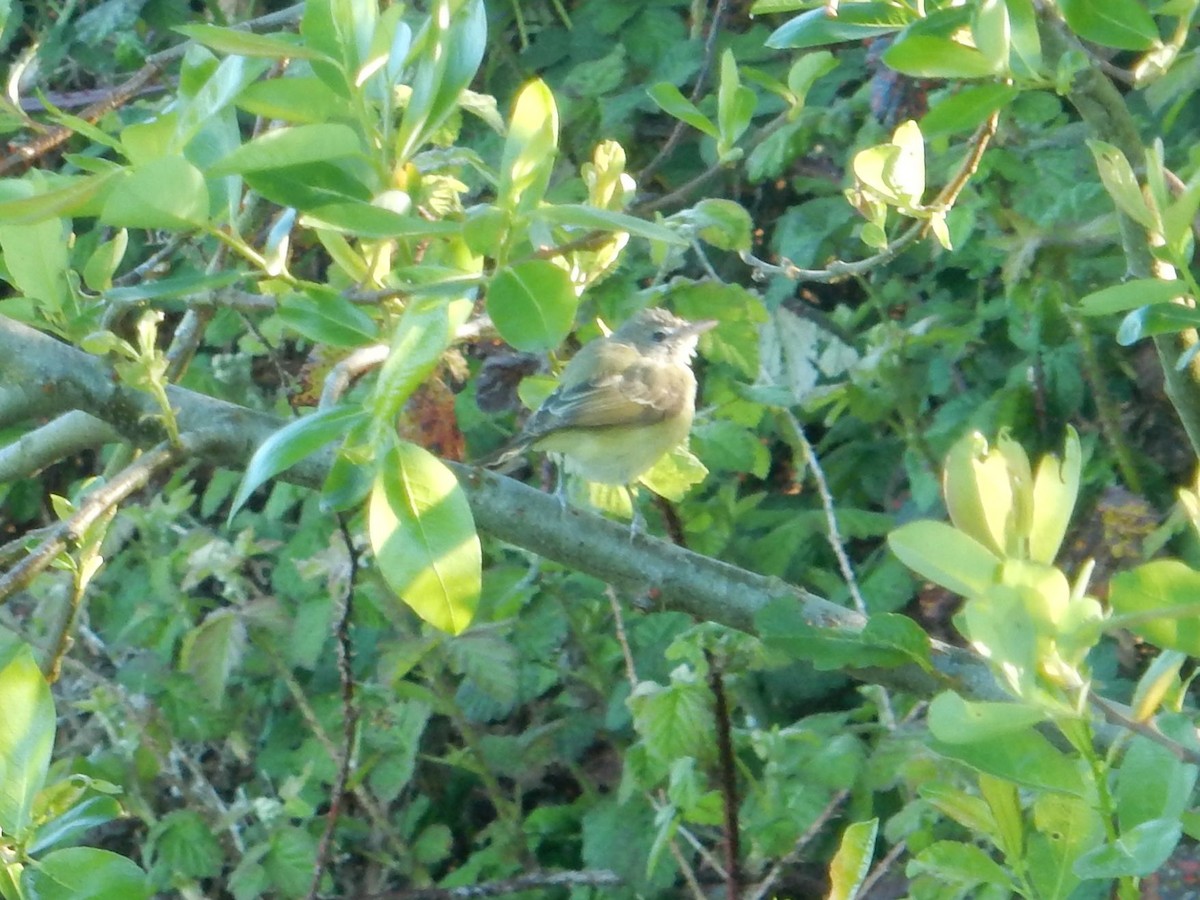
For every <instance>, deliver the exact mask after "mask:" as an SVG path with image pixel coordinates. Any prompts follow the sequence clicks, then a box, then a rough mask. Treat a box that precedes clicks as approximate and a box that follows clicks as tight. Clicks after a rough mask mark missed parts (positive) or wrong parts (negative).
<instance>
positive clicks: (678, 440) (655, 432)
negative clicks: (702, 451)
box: [534, 415, 692, 485]
mask: <svg viewBox="0 0 1200 900" xmlns="http://www.w3.org/2000/svg"><path fill="white" fill-rule="evenodd" d="M691 427H692V417H691V416H690V415H682V416H676V417H675V418H673V419H669V420H666V421H663V422H655V423H654V424H653V425H614V426H609V427H606V428H579V429H572V428H566V429H563V430H561V431H555V432H553V433H551V434H548V435H546V436H545V437H544V438H542V439H541V440H539V441H538V442H537V443H535V444H534V447H535V448H536V449H538V450H545V451H547V452H550V453H561V454H562V456H563V460H564V463H565V466H566V469H567V471H568V472H570V473H572V474H574V475H578V476H579V477H580V478H585V479H587V480H588V481H596V482H600V483H601V484H622V485H628V484H633V483H634V482H635V481H637V480H638V478H639V477H640V476H641V475H642V474H643V473H644V472H646V471H647V470H649V469H650V468H651V467H652V466H653V465H654V464H655V463H656V462H658V461H659V459H661V458H662V456H663V454H665V453H666V452H667V451H669V450H671V449H673V448H675V447H677V446H679V445H680V444H682V443H683V441H684V440H685V439H686V438H687V436H688V431H690V430H691Z"/></svg>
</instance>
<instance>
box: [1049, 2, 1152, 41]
mask: <svg viewBox="0 0 1200 900" xmlns="http://www.w3.org/2000/svg"><path fill="white" fill-rule="evenodd" d="M1058 6H1059V9H1061V10H1062V14H1063V18H1065V19H1066V20H1067V24H1068V25H1070V26H1071V30H1072V31H1074V32H1075V33H1076V34H1077V35H1079V36H1080V37H1081V38H1083V39H1084V40H1088V41H1095V42H1096V43H1097V44H1103V45H1104V46H1106V47H1116V48H1117V49H1118V50H1148V49H1149V48H1150V47H1152V46H1154V45H1155V44H1157V43H1158V41H1159V37H1158V27H1157V26H1156V25H1155V24H1154V19H1153V17H1151V15H1150V13H1149V12H1147V11H1146V7H1145V6H1143V5H1142V4H1141V3H1139V2H1138V0H1060V2H1059V5H1058Z"/></svg>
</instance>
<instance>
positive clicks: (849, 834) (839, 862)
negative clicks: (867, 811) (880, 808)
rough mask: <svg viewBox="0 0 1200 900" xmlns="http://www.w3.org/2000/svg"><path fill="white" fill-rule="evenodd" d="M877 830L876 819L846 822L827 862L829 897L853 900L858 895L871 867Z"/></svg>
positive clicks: (836, 899) (833, 899)
mask: <svg viewBox="0 0 1200 900" xmlns="http://www.w3.org/2000/svg"><path fill="white" fill-rule="evenodd" d="M878 832H879V820H878V819H870V820H868V821H866V822H855V823H854V824H852V825H848V826H846V830H845V831H843V832H842V840H841V843H840V844H839V845H838V850H837V853H835V854H834V856H833V860H832V861H831V862H830V864H829V883H830V889H829V900H853V898H855V897H857V896H858V889H859V888H860V887H861V886H862V883H863V881H864V880H865V879H866V877H867V873H868V872H869V871H870V869H871V860H872V858H873V857H874V855H875V836H876V834H877V833H878Z"/></svg>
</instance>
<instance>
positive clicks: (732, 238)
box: [692, 198, 754, 251]
mask: <svg viewBox="0 0 1200 900" xmlns="http://www.w3.org/2000/svg"><path fill="white" fill-rule="evenodd" d="M692 216H693V219H692V221H693V223H694V224H695V227H696V236H697V237H699V238H700V240H702V241H704V242H705V243H706V244H711V245H712V246H714V247H716V248H717V249H718V250H732V251H743V250H749V249H750V246H751V238H752V234H751V233H752V232H753V230H754V222H753V220H752V219H751V218H750V213H748V212H746V210H745V208H744V207H743V206H742V205H741V204H740V203H737V202H735V201H733V200H725V199H721V198H708V199H705V200H701V201H700V202H699V203H697V204H696V205H695V206H693V207H692Z"/></svg>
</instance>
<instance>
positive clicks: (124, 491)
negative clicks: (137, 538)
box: [0, 443, 197, 603]
mask: <svg viewBox="0 0 1200 900" xmlns="http://www.w3.org/2000/svg"><path fill="white" fill-rule="evenodd" d="M196 452H197V448H196V447H194V446H188V447H184V446H171V445H170V444H169V443H163V444H159V445H158V446H157V447H155V448H154V449H152V450H148V451H146V453H144V454H143V455H142V456H141V457H140V458H139V459H138V460H137V462H135V463H133V464H132V465H131V466H129V467H128V468H126V469H125V470H124V471H122V472H121V473H119V474H118V475H116V476H115V477H114V478H112V479H111V480H110V481H109V482H108V483H107V484H105V485H103V486H101V487H99V488H97V489H96V490H94V491H92V492H91V493H90V494H88V495H87V497H86V499H85V500H84V501H83V502H82V503H81V504H80V505H79V509H77V510H76V511H75V513H74V514H73V515H72V516H71V518H69V519H67V520H66V521H65V522H63V523H62V524H61V525H59V526H57V527H56V528H55V529H54V530H53V531H52V532H51V533H50V535H49V536H48V537H47V538H46V539H45V540H44V541H42V543H41V544H40V545H38V547H37V548H36V549H35V550H33V551H32V552H31V553H30V554H29V555H28V556H26V557H25V559H23V560H21V562H20V563H18V564H17V565H15V566H14V567H13V568H11V569H9V570H8V571H7V572H6V573H4V575H2V576H0V603H3V602H4V601H5V600H7V599H8V598H9V597H10V596H12V594H14V593H15V592H16V591H19V590H21V589H23V588H25V587H26V586H28V585H29V583H30V582H31V581H33V579H34V578H35V577H36V576H37V575H38V573H40V572H42V571H43V570H44V569H46V568H47V567H48V566H49V565H50V564H51V563H52V562H54V559H55V557H57V556H58V554H59V553H61V552H62V551H63V550H64V549H66V547H67V546H68V545H69V544H72V543H75V542H77V541H79V539H80V538H81V537H82V536H83V535H84V533H86V531H87V530H88V528H90V527H91V526H92V525H93V524H95V522H96V521H97V520H98V519H99V518H100V517H101V516H103V515H104V514H105V513H106V512H108V510H109V509H111V508H112V507H114V506H116V505H117V504H119V503H121V502H122V501H123V500H125V499H126V498H127V497H129V495H130V494H133V493H134V492H135V491H138V490H141V489H142V488H143V487H145V486H146V485H147V484H149V483H150V479H151V478H153V477H154V475H155V473H157V472H158V471H159V470H160V469H163V468H166V467H167V466H169V465H172V464H173V463H175V462H177V461H179V460H180V459H184V458H188V457H191V456H193V455H195V453H196Z"/></svg>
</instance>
